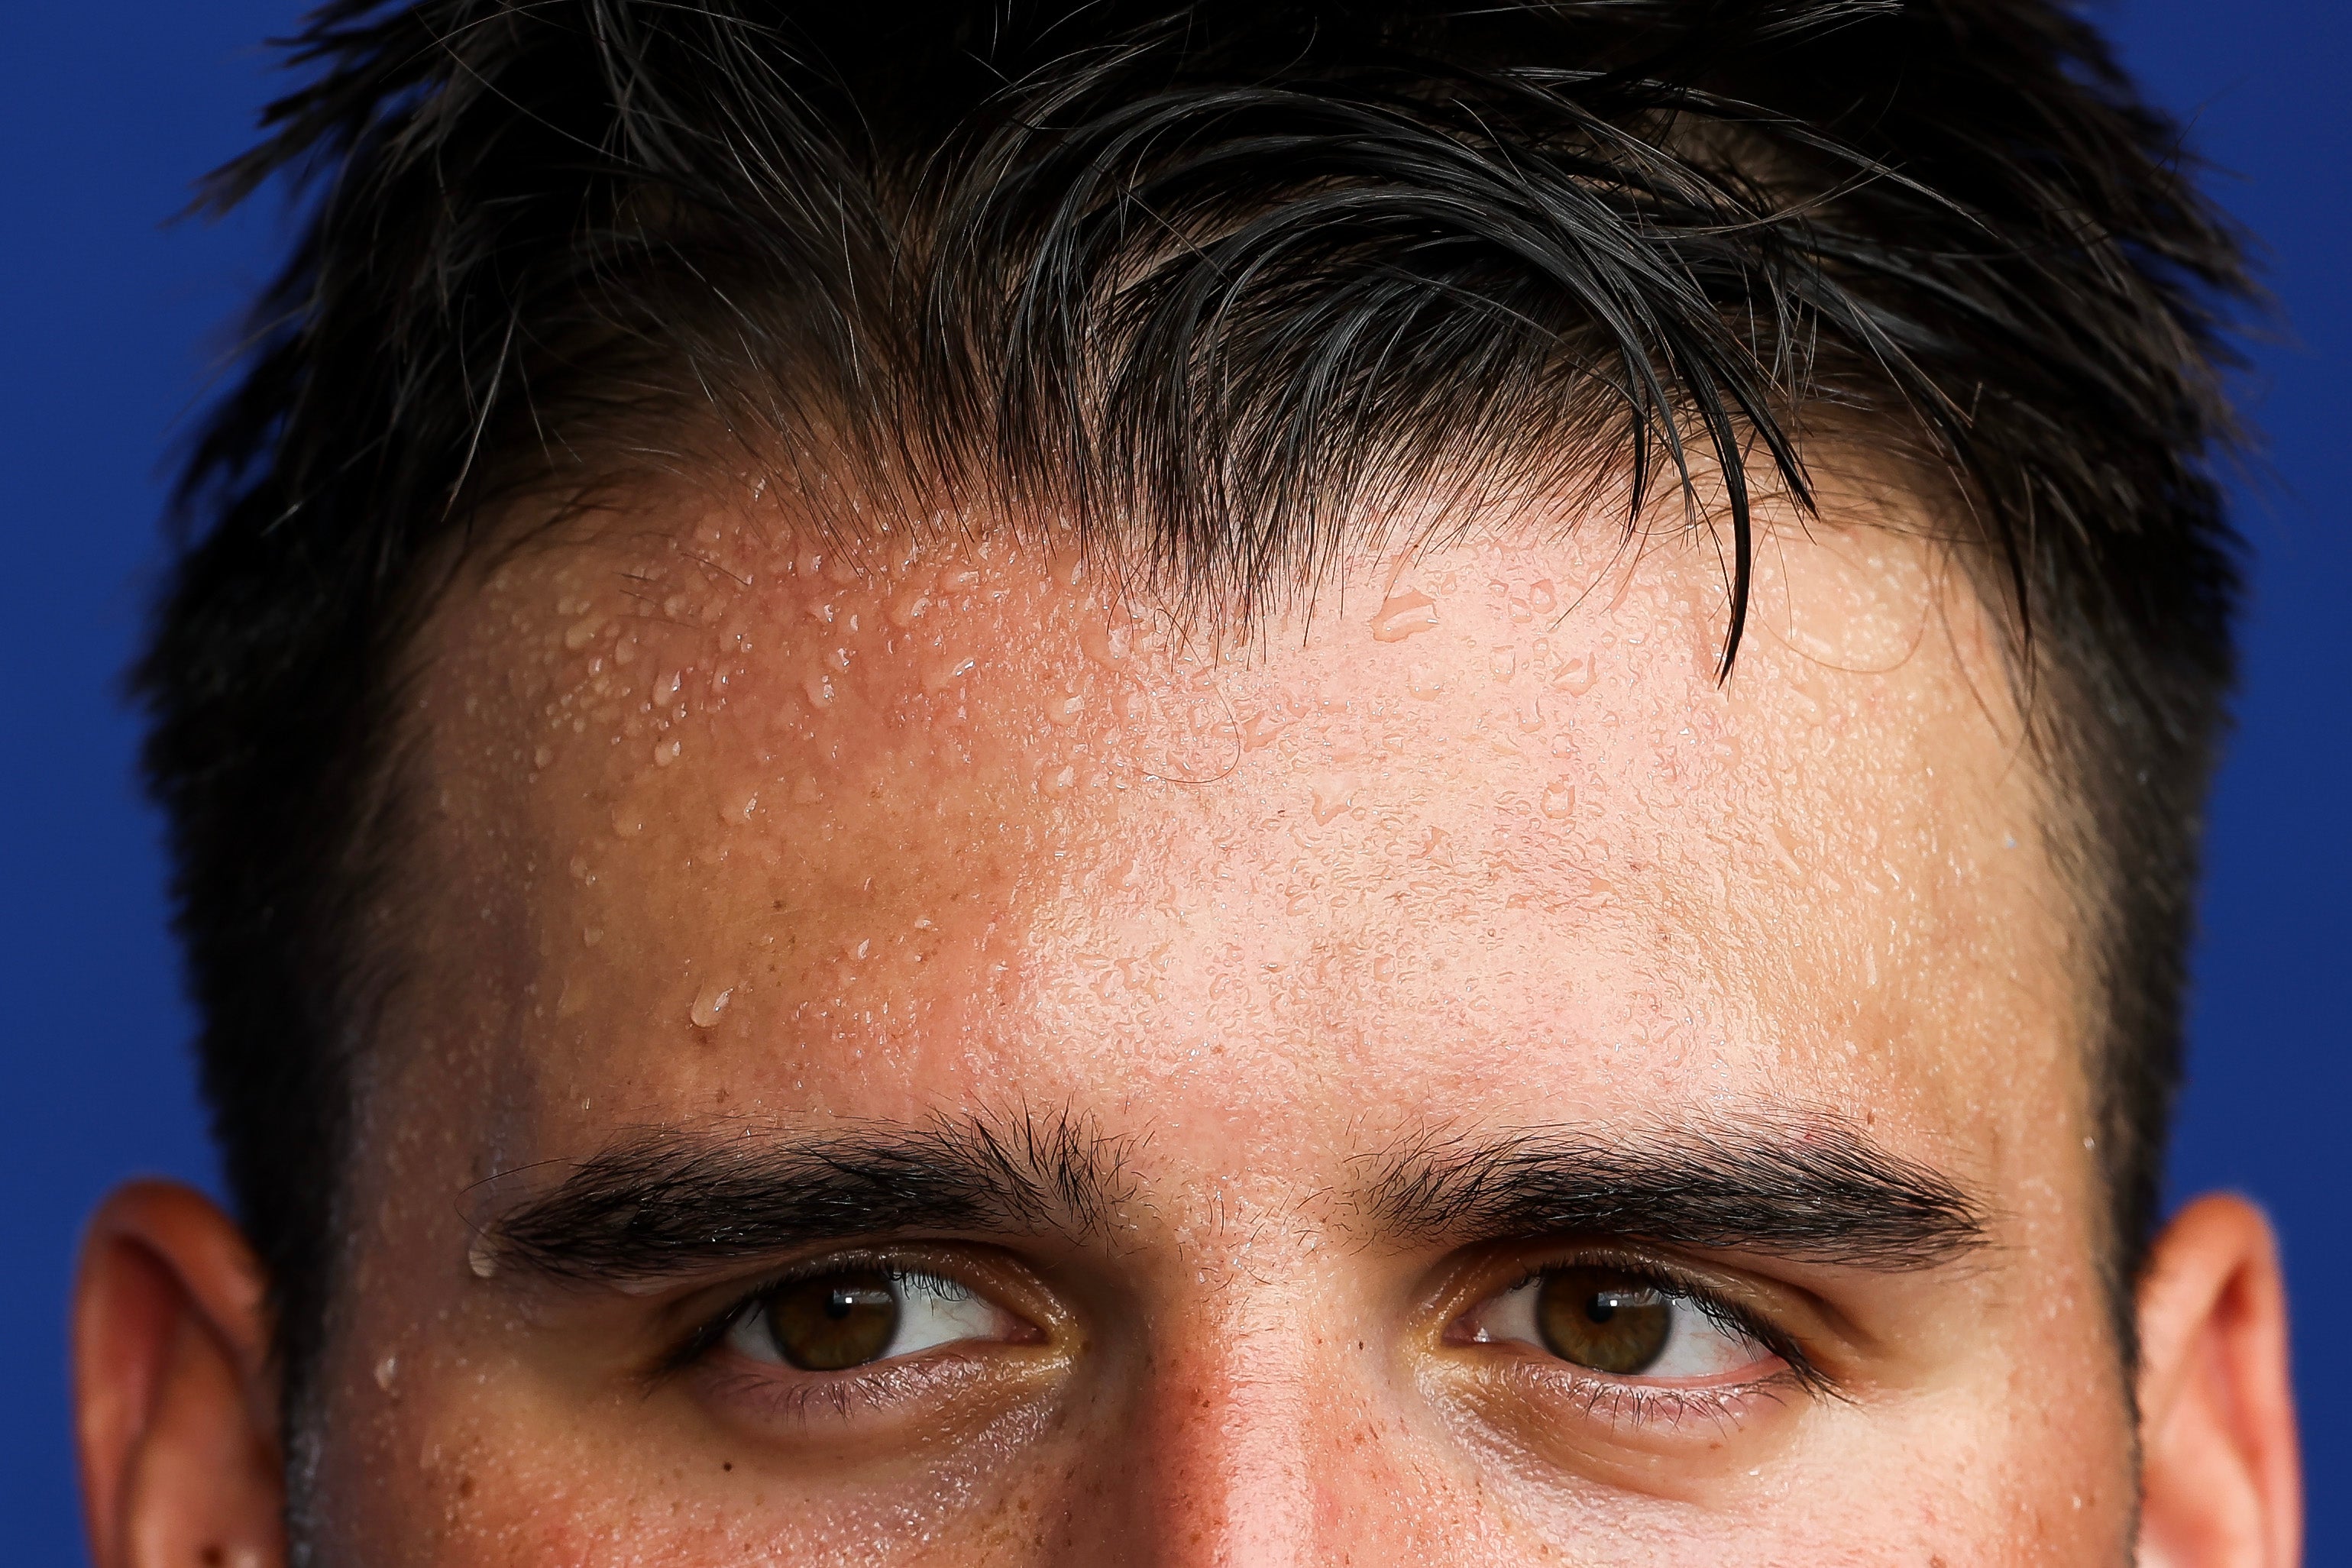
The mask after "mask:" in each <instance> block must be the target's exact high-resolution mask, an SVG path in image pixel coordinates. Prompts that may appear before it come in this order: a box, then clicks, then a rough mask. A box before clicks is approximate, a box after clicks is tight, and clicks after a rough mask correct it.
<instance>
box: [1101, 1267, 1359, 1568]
mask: <svg viewBox="0 0 2352 1568" xmlns="http://www.w3.org/2000/svg"><path fill="white" fill-rule="evenodd" d="M1231 1307H1232V1303H1229V1302H1218V1303H1214V1304H1213V1306H1212V1308H1211V1310H1208V1311H1205V1312H1200V1313H1197V1314H1188V1315H1189V1316H1190V1317H1191V1318H1192V1320H1193V1321H1190V1322H1184V1323H1182V1324H1181V1325H1171V1328H1172V1329H1173V1330H1174V1332H1172V1333H1169V1334H1168V1335H1166V1336H1165V1338H1164V1339H1163V1340H1162V1342H1161V1343H1160V1344H1159V1345H1157V1346H1155V1347H1154V1349H1153V1353H1152V1356H1153V1364H1152V1366H1151V1368H1150V1374H1149V1375H1148V1376H1147V1377H1145V1378H1144V1379H1143V1380H1142V1385H1141V1386H1140V1387H1139V1389H1138V1394H1139V1406H1140V1407H1139V1410H1138V1416H1139V1430H1138V1432H1137V1437H1139V1439H1140V1440H1139V1443H1138V1444H1137V1448H1136V1452H1137V1453H1138V1454H1139V1456H1144V1457H1145V1458H1144V1464H1145V1466H1146V1467H1148V1471H1149V1473H1148V1474H1141V1475H1139V1476H1138V1477H1137V1478H1136V1479H1137V1482H1138V1490H1137V1495H1136V1496H1135V1497H1134V1499H1133V1504H1134V1518H1135V1521H1136V1522H1137V1523H1138V1524H1139V1525H1141V1526H1142V1527H1143V1529H1144V1533H1145V1535H1146V1538H1147V1540H1148V1542H1149V1543H1150V1550H1149V1551H1148V1552H1139V1553H1137V1560H1138V1561H1144V1562H1150V1563H1157V1564H1165V1565H1167V1568H1211V1565H1212V1564H1214V1565H1215V1568H1277V1565H1286V1564H1290V1563H1319V1562H1325V1561H1330V1560H1332V1558H1331V1557H1329V1556H1328V1555H1327V1549H1328V1546H1329V1545H1330V1543H1329V1542H1328V1541H1326V1540H1324V1539H1323V1538H1324V1536H1325V1534H1326V1531H1327V1526H1328V1522H1329V1521H1328V1519H1327V1518H1326V1517H1324V1516H1325V1514H1326V1513H1327V1510H1325V1509H1324V1508H1322V1507H1320V1506H1318V1504H1319V1503H1320V1501H1321V1496H1322V1487H1323V1483H1324V1482H1325V1481H1327V1480H1328V1470H1327V1467H1326V1466H1325V1464H1324V1463H1323V1458H1324V1456H1323V1455H1322V1454H1321V1452H1320V1448H1321V1447H1322V1444H1321V1442H1320V1441H1319V1435H1318V1430H1317V1420H1316V1413H1317V1411H1318V1409H1320V1410H1322V1411H1323V1412H1324V1413H1325V1416H1326V1417H1327V1419H1328V1414H1329V1412H1330V1409H1331V1407H1332V1406H1335V1405H1338V1406H1351V1405H1360V1403H1361V1396H1360V1395H1358V1394H1357V1393H1355V1392H1354V1391H1353V1390H1350V1389H1347V1388H1345V1387H1340V1386H1334V1385H1335V1383H1338V1382H1340V1381H1342V1380H1341V1379H1338V1378H1335V1377H1334V1376H1333V1375H1332V1371H1331V1370H1330V1369H1328V1367H1326V1366H1323V1365H1321V1364H1319V1363H1321V1362H1323V1361H1324V1360H1325V1359H1326V1358H1324V1357H1322V1356H1320V1355H1318V1354H1316V1352H1317V1349H1318V1347H1316V1346H1315V1345H1314V1344H1313V1343H1311V1336H1309V1335H1304V1334H1301V1333H1297V1332H1296V1330H1295V1329H1294V1330H1293V1332H1290V1333H1284V1332H1283V1329H1282V1326H1281V1325H1278V1324H1273V1323H1266V1322H1255V1321H1252V1320H1254V1319H1255V1318H1257V1317H1258V1316H1259V1314H1257V1313H1255V1312H1240V1311H1234V1310H1230V1309H1231ZM1139 1544H1140V1543H1139Z"/></svg>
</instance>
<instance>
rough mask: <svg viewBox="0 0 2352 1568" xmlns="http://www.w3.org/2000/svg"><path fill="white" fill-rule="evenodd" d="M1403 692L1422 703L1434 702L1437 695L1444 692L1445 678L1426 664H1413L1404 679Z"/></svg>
mask: <svg viewBox="0 0 2352 1568" xmlns="http://www.w3.org/2000/svg"><path fill="white" fill-rule="evenodd" d="M1405 690H1407V691H1409V692H1411V693H1412V695H1415V696H1417V697H1419V698H1420V699H1421V700H1422V701H1423V702H1434V701H1436V700H1437V696H1438V694H1439V693H1441V692H1443V691H1444V690H1445V677H1444V675H1441V674H1438V673H1437V672H1436V671H1434V670H1433V669H1431V668H1430V667H1429V666H1428V665H1426V664H1415V665H1414V666H1413V667H1412V674H1409V675H1408V676H1406V678H1405Z"/></svg>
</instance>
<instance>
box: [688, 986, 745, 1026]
mask: <svg viewBox="0 0 2352 1568" xmlns="http://www.w3.org/2000/svg"><path fill="white" fill-rule="evenodd" d="M734 995H735V987H734V985H733V984H732V983H731V982H730V983H729V984H726V985H721V984H720V983H719V981H717V980H712V981H709V982H708V983H707V984H705V985H704V986H703V988H702V989H700V990H699V991H697V992H696V993H695V994H694V1006H693V1007H691V1008H689V1009H687V1017H688V1018H690V1019H693V1020H694V1025H695V1027H696V1028H697V1029H709V1027H710V1026H711V1025H712V1024H715V1023H717V1022H718V1021H719V1014H720V1013H723V1012H725V1011H726V1010H727V1003H728V1001H729V1000H730V998H732V997H733V996H734Z"/></svg>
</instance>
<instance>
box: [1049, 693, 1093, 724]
mask: <svg viewBox="0 0 2352 1568" xmlns="http://www.w3.org/2000/svg"><path fill="white" fill-rule="evenodd" d="M1086 708H1087V699H1086V698H1084V697H1082V696H1080V695H1078V694H1077V693H1076V692H1065V693H1063V694H1062V695H1059V696H1055V697H1052V698H1049V699H1048V700H1047V701H1046V704H1045V717H1046V718H1047V719H1048V720H1050V721H1051V722H1053V723H1055V724H1076V723H1077V722H1078V716H1079V715H1080V714H1082V713H1084V712H1086Z"/></svg>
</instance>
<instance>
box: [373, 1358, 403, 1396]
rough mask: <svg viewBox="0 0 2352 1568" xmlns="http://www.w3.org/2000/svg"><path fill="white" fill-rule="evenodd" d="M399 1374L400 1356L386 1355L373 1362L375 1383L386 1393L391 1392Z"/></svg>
mask: <svg viewBox="0 0 2352 1568" xmlns="http://www.w3.org/2000/svg"><path fill="white" fill-rule="evenodd" d="M399 1376H400V1357H398V1356H396V1355H387V1356H385V1357H384V1358H383V1360H382V1361H379V1362H377V1363H376V1364H375V1385H376V1386H377V1387H378V1388H381V1389H383V1391H384V1392H385V1393H386V1394H389V1393H391V1392H392V1385H393V1383H394V1380H395V1379H396V1378H398V1377H399Z"/></svg>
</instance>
